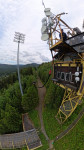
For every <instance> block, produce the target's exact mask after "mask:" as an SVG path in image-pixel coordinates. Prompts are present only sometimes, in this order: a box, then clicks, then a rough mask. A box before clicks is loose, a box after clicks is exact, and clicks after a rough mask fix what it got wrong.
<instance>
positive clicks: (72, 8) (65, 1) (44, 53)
mask: <svg viewBox="0 0 84 150" xmlns="http://www.w3.org/2000/svg"><path fill="white" fill-rule="evenodd" d="M43 2H44V4H45V7H46V8H51V12H52V13H53V14H56V15H57V14H59V13H62V12H66V13H68V14H67V15H64V16H63V18H62V19H64V20H65V21H66V23H67V24H69V26H70V27H72V28H74V27H79V28H80V29H81V30H82V31H84V30H83V28H82V24H83V19H84V0H80V1H79V0H43ZM44 17H45V14H44V7H43V5H42V0H0V63H2V64H16V63H17V46H18V45H17V43H16V42H13V40H14V34H15V32H21V33H23V34H25V42H24V44H20V64H30V63H38V64H40V63H43V62H49V61H51V59H52V58H51V53H50V51H49V46H48V44H47V42H46V41H42V40H41V27H42V22H41V20H42V19H43V18H44Z"/></svg>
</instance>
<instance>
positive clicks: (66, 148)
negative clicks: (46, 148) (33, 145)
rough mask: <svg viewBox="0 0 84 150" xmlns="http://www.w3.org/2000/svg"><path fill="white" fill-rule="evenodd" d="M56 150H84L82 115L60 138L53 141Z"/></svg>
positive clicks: (83, 122) (83, 121)
mask: <svg viewBox="0 0 84 150" xmlns="http://www.w3.org/2000/svg"><path fill="white" fill-rule="evenodd" d="M54 147H55V148H56V149H57V150H84V115H83V117H82V118H81V119H80V121H79V122H78V124H77V125H76V126H75V127H74V128H73V129H72V130H71V131H70V132H69V133H68V134H67V135H66V136H64V137H63V138H62V139H60V140H59V141H57V142H55V143H54Z"/></svg>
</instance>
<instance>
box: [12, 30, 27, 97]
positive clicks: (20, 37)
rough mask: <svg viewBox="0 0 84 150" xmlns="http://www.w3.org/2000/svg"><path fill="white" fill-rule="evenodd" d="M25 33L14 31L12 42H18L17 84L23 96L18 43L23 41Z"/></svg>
mask: <svg viewBox="0 0 84 150" xmlns="http://www.w3.org/2000/svg"><path fill="white" fill-rule="evenodd" d="M24 39H25V35H24V34H22V33H19V32H15V37H14V42H17V43H18V50H17V71H18V80H19V86H20V91H21V95H22V96H23V90H22V85H21V78H20V69H19V45H20V43H24Z"/></svg>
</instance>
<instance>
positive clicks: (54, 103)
mask: <svg viewBox="0 0 84 150" xmlns="http://www.w3.org/2000/svg"><path fill="white" fill-rule="evenodd" d="M50 69H51V71H52V74H53V67H52V63H51V62H50V63H43V64H41V65H39V66H38V67H27V68H22V69H20V73H21V83H22V89H23V93H24V94H23V97H22V96H21V92H20V88H19V83H18V77H17V72H14V73H11V74H9V75H8V76H6V77H4V76H3V77H1V78H0V134H7V133H16V132H20V131H23V127H22V114H23V113H26V112H28V114H29V117H30V118H31V120H32V122H33V123H34V125H35V128H36V129H38V130H39V136H40V139H41V141H42V145H43V146H42V147H41V148H38V150H44V149H45V150H46V149H47V148H48V143H47V141H46V139H45V137H44V135H43V134H42V132H41V130H40V123H39V122H40V121H39V117H38V112H37V110H36V107H37V106H38V105H39V98H38V89H37V85H36V84H33V82H35V83H37V80H38V78H40V80H41V81H42V83H43V84H45V83H46V81H47V83H46V84H45V87H46V95H45V99H44V108H43V121H44V126H45V129H46V132H47V135H48V136H49V138H50V139H51V140H52V139H54V138H55V137H56V136H57V135H58V134H59V133H60V132H61V131H63V130H65V129H66V128H67V127H68V126H69V125H70V124H71V123H72V122H73V120H74V119H75V118H76V117H77V115H78V114H79V112H80V110H81V109H82V107H83V106H84V102H83V103H82V105H79V106H78V107H77V109H76V110H75V112H74V113H73V115H71V117H69V118H68V119H67V121H66V122H65V123H64V124H63V125H62V126H61V125H59V124H58V122H57V120H56V119H55V115H56V113H57V111H58V109H59V107H60V104H61V102H62V99H63V95H64V89H62V88H60V87H59V86H57V85H56V84H53V82H52V80H51V79H52V77H53V76H52V75H51V76H50V77H49V70H50ZM48 77H49V80H47V79H48ZM83 123H84V116H83V117H82V119H81V120H80V121H79V123H78V124H77V125H76V128H74V129H73V130H72V132H70V133H69V134H68V136H67V135H66V136H65V137H64V138H63V139H61V140H60V141H58V142H56V143H54V147H55V148H57V149H58V150H67V149H69V150H70V148H71V149H73V150H74V148H75V149H76V150H78V149H80V150H83V146H84V145H83V144H84V143H83V142H84V136H83V134H82V132H84V126H83ZM51 127H52V128H51ZM81 129H82V132H81ZM73 135H76V139H75V138H74V137H73ZM80 137H81V138H80ZM61 148H62V149H61ZM24 149H25V150H26V148H24Z"/></svg>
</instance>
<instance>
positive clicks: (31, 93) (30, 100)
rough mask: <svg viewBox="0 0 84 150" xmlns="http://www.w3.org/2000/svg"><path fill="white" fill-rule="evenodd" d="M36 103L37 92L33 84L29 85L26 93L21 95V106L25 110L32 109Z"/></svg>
mask: <svg viewBox="0 0 84 150" xmlns="http://www.w3.org/2000/svg"><path fill="white" fill-rule="evenodd" d="M37 104H38V93H37V89H36V88H35V87H34V86H31V87H29V89H28V90H27V94H24V95H23V97H22V106H23V109H24V110H25V112H27V111H30V110H32V109H34V108H35V107H36V106H37Z"/></svg>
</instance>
